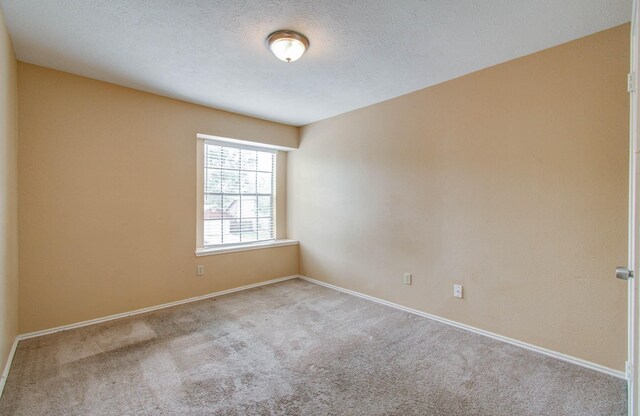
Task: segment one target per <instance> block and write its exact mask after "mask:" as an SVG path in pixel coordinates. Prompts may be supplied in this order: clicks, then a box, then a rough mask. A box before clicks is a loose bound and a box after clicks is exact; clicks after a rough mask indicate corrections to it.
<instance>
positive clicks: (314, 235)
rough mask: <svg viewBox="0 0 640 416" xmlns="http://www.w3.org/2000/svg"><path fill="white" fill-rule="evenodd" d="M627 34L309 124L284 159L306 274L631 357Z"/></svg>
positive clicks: (592, 355)
mask: <svg viewBox="0 0 640 416" xmlns="http://www.w3.org/2000/svg"><path fill="white" fill-rule="evenodd" d="M628 37H629V26H628V25H624V26H621V27H617V28H614V29H611V30H608V31H605V32H602V33H598V34H595V35H593V36H589V37H587V38H583V39H580V40H577V41H574V42H571V43H568V44H565V45H561V46H558V47H555V48H552V49H549V50H545V51H542V52H540V53H536V54H534V55H530V56H527V57H524V58H521V59H517V60H514V61H511V62H507V63H504V64H501V65H498V66H495V67H492V68H489V69H486V70H483V71H480V72H476V73H473V74H471V75H468V76H464V77H461V78H458V79H455V80H452V81H450V82H446V83H443V84H439V85H436V86H433V87H431V88H427V89H424V90H421V91H418V92H415V93H412V94H409V95H405V96H403V97H400V98H397V99H393V100H390V101H387V102H383V103H380V104H376V105H373V106H370V107H367V108H363V109H360V110H357V111H353V112H351V113H347V114H344V115H340V116H337V117H333V118H331V119H327V120H324V121H320V122H317V123H313V124H311V125H309V126H306V127H304V128H303V130H302V132H301V142H300V148H299V150H296V151H294V152H292V153H291V154H289V176H288V178H289V180H288V192H289V198H288V204H289V205H288V207H289V209H288V215H289V222H288V229H289V232H290V237H292V238H296V239H299V240H300V270H301V274H303V275H306V276H309V277H312V278H316V279H320V280H323V281H326V282H329V283H332V284H336V285H339V286H342V287H345V288H348V289H352V290H356V291H359V292H362V293H365V294H369V295H372V296H376V297H379V298H382V299H386V300H389V301H392V302H396V303H399V304H402V305H406V306H409V307H412V308H415V309H419V310H422V311H425V312H428V313H431V314H435V315H438V316H441V317H445V318H448V319H452V320H455V321H458V322H462V323H465V324H468V325H472V326H474V327H478V328H482V329H484V330H488V331H492V332H495V333H497V334H501V335H504V336H507V337H512V338H515V339H518V340H522V341H525V342H528V343H531V344H534V345H538V346H541V347H545V348H549V349H551V350H555V351H559V352H561V353H565V354H569V355H572V356H575V357H579V358H582V359H585V360H589V361H592V362H596V363H599V364H602V365H605V366H607V367H610V368H614V369H618V370H621V369H622V368H623V367H624V362H625V358H626V285H625V284H624V283H623V282H621V281H616V279H615V278H614V267H615V266H616V265H620V264H626V238H627V231H626V224H627V221H626V220H627V163H628V162H627V161H628V114H629V110H628V97H627V93H626V73H627V68H628V66H629V54H628V50H629V42H628ZM390 82H392V81H390ZM403 272H411V273H413V278H414V283H413V285H412V286H404V285H403V284H402V274H403ZM454 283H462V284H463V285H464V299H463V300H458V299H455V298H454V297H453V296H452V290H453V288H452V286H453V284H454Z"/></svg>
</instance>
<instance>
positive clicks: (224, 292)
mask: <svg viewBox="0 0 640 416" xmlns="http://www.w3.org/2000/svg"><path fill="white" fill-rule="evenodd" d="M297 277H298V276H297V275H293V276H286V277H280V278H277V279H271V280H267V281H264V282H258V283H253V284H250V285H246V286H240V287H236V288H233V289H227V290H221V291H220V292H213V293H208V294H206V295H202V296H196V297H193V298H188V299H183V300H178V301H175V302H169V303H163V304H162V305H156V306H150V307H148V308H142V309H136V310H133V311H130V312H123V313H117V314H115V315H109V316H103V317H102V318H96V319H90V320H88V321H82V322H77V323H75V324H69V325H63V326H58V327H55V328H49V329H43V330H42V331H35V332H29V333H27V334H22V335H18V336H17V340H18V341H21V340H23V339H29V338H35V337H40V336H43V335H49V334H54V333H56V332H60V331H68V330H70V329H75V328H81V327H83V326H89V325H95V324H99V323H102V322H107V321H113V320H116V319H120V318H126V317H128V316H134V315H140V314H143V313H147V312H153V311H157V310H158V309H165V308H170V307H172V306H178V305H182V304H185V303H191V302H197V301H199V300H204V299H209V298H216V297H218V296H222V295H227V294H229V293H234V292H240V291H242V290H247V289H253V288H254V287H259V286H266V285H270V284H273V283H278V282H284V281H285V280H291V279H295V278H297Z"/></svg>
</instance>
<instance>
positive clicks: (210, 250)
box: [196, 240, 298, 257]
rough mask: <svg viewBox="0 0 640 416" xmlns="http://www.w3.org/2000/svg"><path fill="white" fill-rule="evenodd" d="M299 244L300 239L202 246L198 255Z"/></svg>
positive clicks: (197, 250) (197, 252)
mask: <svg viewBox="0 0 640 416" xmlns="http://www.w3.org/2000/svg"><path fill="white" fill-rule="evenodd" d="M295 245H298V240H272V241H266V242H260V243H249V244H238V245H233V246H224V247H202V248H198V249H196V257H203V256H214V255H216V254H226V253H236V252H239V251H248V250H260V249H263V248H273V247H284V246H295Z"/></svg>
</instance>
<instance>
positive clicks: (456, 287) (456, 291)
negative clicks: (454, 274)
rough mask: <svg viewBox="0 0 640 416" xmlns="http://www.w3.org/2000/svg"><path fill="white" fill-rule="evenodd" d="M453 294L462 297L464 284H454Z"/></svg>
mask: <svg viewBox="0 0 640 416" xmlns="http://www.w3.org/2000/svg"><path fill="white" fill-rule="evenodd" d="M453 296H455V297H456V298H460V299H462V285H457V284H456V285H453Z"/></svg>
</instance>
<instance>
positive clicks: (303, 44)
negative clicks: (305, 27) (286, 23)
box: [267, 30, 309, 62]
mask: <svg viewBox="0 0 640 416" xmlns="http://www.w3.org/2000/svg"><path fill="white" fill-rule="evenodd" d="M267 45H268V46H269V49H271V52H273V54H274V55H275V56H276V57H277V58H278V59H280V60H281V61H284V62H293V61H297V60H298V59H300V57H301V56H302V55H303V54H304V53H305V51H306V50H307V48H309V40H308V39H307V38H306V37H305V36H304V35H303V34H301V33H298V32H294V31H292V30H279V31H277V32H273V33H272V34H270V35H269V36H268V37H267Z"/></svg>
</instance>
